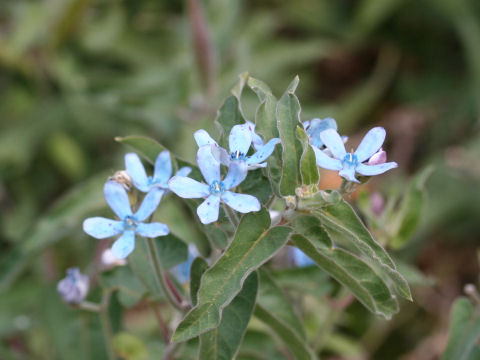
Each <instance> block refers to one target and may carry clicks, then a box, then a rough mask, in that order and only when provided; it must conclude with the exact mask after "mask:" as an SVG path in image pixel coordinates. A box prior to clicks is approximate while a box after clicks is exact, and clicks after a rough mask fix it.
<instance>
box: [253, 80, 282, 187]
mask: <svg viewBox="0 0 480 360" xmlns="http://www.w3.org/2000/svg"><path fill="white" fill-rule="evenodd" d="M248 86H250V88H251V89H252V90H253V91H255V93H256V94H257V96H258V98H259V99H260V101H261V103H260V105H259V106H258V108H257V112H256V114H255V131H256V132H257V134H259V135H260V136H262V137H263V140H264V141H268V140H270V139H273V138H278V137H279V134H278V129H277V99H276V97H275V96H274V95H273V94H272V91H271V90H270V88H269V87H268V86H267V85H266V84H265V83H264V82H262V81H260V80H257V79H254V78H252V77H249V78H248ZM267 162H268V166H267V169H266V170H267V174H268V178H269V180H270V185H271V187H272V189H273V190H274V192H275V194H276V195H278V196H280V189H279V186H278V185H279V184H280V179H281V177H282V149H281V148H280V146H276V147H275V150H274V151H273V153H272V155H270V156H269V158H268V159H267Z"/></svg>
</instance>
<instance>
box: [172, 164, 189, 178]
mask: <svg viewBox="0 0 480 360" xmlns="http://www.w3.org/2000/svg"><path fill="white" fill-rule="evenodd" d="M191 172H192V168H191V167H188V166H184V167H182V168H180V170H178V171H177V173H176V174H175V176H188V175H189V174H190V173H191Z"/></svg>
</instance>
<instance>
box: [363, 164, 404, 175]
mask: <svg viewBox="0 0 480 360" xmlns="http://www.w3.org/2000/svg"><path fill="white" fill-rule="evenodd" d="M397 166H398V164H397V163H396V162H393V161H392V162H387V163H383V164H378V165H366V164H358V165H357V167H356V170H357V172H358V173H359V174H362V175H365V176H373V175H379V174H383V173H384V172H386V171H388V170H391V169H395V168H396V167H397Z"/></svg>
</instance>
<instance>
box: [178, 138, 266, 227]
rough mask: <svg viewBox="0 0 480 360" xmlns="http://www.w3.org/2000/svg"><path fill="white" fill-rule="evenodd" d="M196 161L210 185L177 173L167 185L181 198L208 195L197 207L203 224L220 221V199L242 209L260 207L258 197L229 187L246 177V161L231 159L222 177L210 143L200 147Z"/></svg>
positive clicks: (236, 208) (249, 210)
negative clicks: (233, 190) (239, 192)
mask: <svg viewBox="0 0 480 360" xmlns="http://www.w3.org/2000/svg"><path fill="white" fill-rule="evenodd" d="M197 163H198V167H199V168H200V171H201V172H202V175H203V177H204V178H205V180H206V182H207V185H206V184H202V183H200V182H198V181H196V180H193V179H191V178H188V177H185V176H174V177H172V178H171V179H170V181H169V182H168V186H169V187H170V190H172V191H173V192H174V193H175V194H177V195H178V196H180V197H182V198H186V199H194V198H206V199H205V201H204V202H203V203H201V204H200V206H199V207H198V208H197V214H198V217H199V218H200V221H201V222H202V223H203V224H210V223H212V222H214V221H217V219H218V213H219V210H220V201H223V202H224V203H225V204H227V205H228V206H230V207H231V208H232V209H234V210H236V211H239V212H241V213H248V212H251V211H259V210H260V207H261V205H260V202H259V201H258V199H257V198H256V197H254V196H252V195H246V194H236V193H233V192H231V191H228V190H230V189H232V188H234V187H235V186H237V185H238V184H240V183H241V182H242V181H243V180H245V178H246V177H247V165H246V163H245V162H244V161H235V162H232V163H231V166H230V168H229V169H228V173H227V175H226V176H225V179H223V181H222V180H220V163H219V162H218V161H217V160H216V159H215V158H214V157H213V154H212V151H211V148H210V147H209V146H202V147H200V149H198V152H197Z"/></svg>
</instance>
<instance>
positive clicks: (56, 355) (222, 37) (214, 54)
mask: <svg viewBox="0 0 480 360" xmlns="http://www.w3.org/2000/svg"><path fill="white" fill-rule="evenodd" d="M244 71H248V72H249V73H250V74H251V75H252V76H254V77H256V78H258V79H261V80H263V81H265V82H266V83H267V84H269V85H270V86H271V88H272V90H273V92H274V94H275V95H277V96H280V95H281V93H282V92H283V90H284V89H285V88H286V86H287V85H288V83H289V82H290V81H291V80H292V78H293V77H294V76H295V75H297V74H298V75H299V76H300V86H299V89H298V92H297V95H298V97H299V99H300V102H301V104H302V114H301V117H302V120H303V121H305V120H309V119H311V118H312V117H320V118H322V117H327V116H331V117H334V118H336V120H337V122H338V124H339V130H340V132H341V133H342V134H346V135H349V136H351V138H352V139H353V140H354V141H356V139H358V138H360V137H361V136H363V134H364V133H365V132H366V130H367V129H368V128H369V127H372V126H376V125H380V126H384V127H385V128H386V129H387V134H388V135H387V143H386V148H387V150H388V156H389V159H390V160H392V161H397V162H398V163H399V165H400V167H399V169H397V170H395V171H392V172H391V173H390V174H388V175H387V176H383V177H381V178H379V179H375V181H373V182H371V183H370V184H369V185H368V189H369V191H370V192H374V191H380V192H382V193H383V194H384V196H386V197H387V198H388V197H389V196H393V197H395V196H396V195H398V194H402V193H403V192H405V191H406V188H407V185H408V181H407V180H408V179H409V178H410V177H411V176H414V175H415V174H416V173H417V172H419V171H420V170H421V169H423V168H424V167H425V166H427V165H429V164H433V165H434V171H433V173H432V175H431V176H430V178H429V180H428V182H427V183H426V190H427V202H426V207H425V208H424V211H423V213H422V217H421V222H420V226H419V227H418V229H417V231H416V232H415V233H414V234H413V236H412V239H411V240H410V242H409V243H408V244H407V246H405V247H404V248H403V249H401V251H396V252H395V253H394V255H395V257H397V258H399V259H401V260H402V261H403V262H404V263H405V264H410V265H414V267H416V268H418V269H420V270H421V272H422V273H423V274H424V275H425V276H428V277H430V278H431V279H434V280H435V284H434V285H432V286H425V283H426V281H425V279H423V278H421V279H420V280H419V281H418V285H415V284H413V293H414V300H415V302H414V303H413V304H407V303H403V304H402V307H401V312H400V313H399V314H398V315H397V316H396V317H395V318H394V319H393V320H392V321H390V322H385V321H381V320H379V319H375V318H374V317H373V316H371V315H370V314H366V310H364V309H363V308H361V307H360V306H359V305H358V304H354V305H352V306H351V307H349V308H348V311H347V313H346V315H345V316H344V318H342V319H341V321H340V324H339V326H338V328H337V331H338V333H340V334H341V335H342V337H339V338H338V341H337V343H334V342H333V345H331V346H330V349H329V350H328V349H327V350H328V351H327V352H326V354H325V358H328V357H329V356H330V358H331V359H397V358H399V359H422V360H424V359H436V358H438V356H439V354H440V353H441V352H442V351H443V349H444V347H445V343H446V340H447V331H448V313H449V311H450V310H449V309H450V306H451V303H452V301H453V300H454V298H455V297H457V296H458V295H459V294H460V293H461V292H462V289H463V285H464V284H466V283H475V284H477V282H478V272H479V270H478V262H477V245H478V243H479V236H480V226H479V225H478V221H479V216H480V186H479V185H480V181H479V179H480V161H479V160H478V159H479V157H480V133H479V128H480V126H479V119H480V2H478V1H476V0H416V1H414V0H357V1H354V0H336V1H331V0H297V1H280V0H256V1H228V0H210V1H197V0H189V1H179V0H163V1H162V0H141V1H140V0H36V1H33V0H32V1H26V0H2V1H1V2H0V212H1V217H0V252H1V253H0V290H1V291H2V293H1V294H0V359H68V358H71V359H94V358H95V359H102V358H103V356H104V354H97V355H93V354H95V353H94V352H91V353H89V354H86V353H85V352H84V351H83V350H82V349H83V346H84V345H85V344H86V343H89V344H90V345H92V343H93V344H94V343H95V342H98V343H99V345H98V346H99V347H100V348H101V347H102V346H103V345H102V341H103V340H102V336H101V334H100V333H98V332H97V333H96V332H95V331H97V330H94V329H96V328H97V327H98V326H97V327H95V326H94V325H98V324H96V322H97V320H95V317H91V316H89V315H85V314H83V315H78V314H77V313H76V312H75V311H73V310H70V309H68V307H67V306H66V305H64V304H62V303H61V301H60V300H59V299H58V296H57V294H56V291H55V286H56V282H57V281H58V280H59V279H60V278H61V277H63V276H64V271H65V269H66V268H67V267H69V266H79V267H80V268H82V270H84V271H86V272H88V271H93V270H92V269H93V268H94V266H95V261H93V260H92V259H97V260H96V261H98V254H99V249H98V246H97V245H98V244H97V242H96V241H95V240H94V239H91V238H89V237H88V236H87V235H85V234H83V232H82V231H81V222H82V221H83V219H84V218H85V217H86V216H87V215H90V214H93V213H94V212H97V213H98V212H99V211H104V212H105V213H106V214H108V213H107V212H106V210H105V205H104V202H103V197H102V183H103V181H104V180H105V178H106V177H107V176H110V175H112V174H113V173H114V172H115V171H116V170H118V169H122V168H123V154H124V153H125V151H126V149H125V148H124V147H123V145H121V144H119V143H117V142H115V141H114V137H115V136H125V135H133V134H136V135H142V134H143V135H148V136H152V137H154V138H156V139H157V140H158V141H160V142H162V143H163V144H165V145H166V146H167V147H169V148H170V149H171V150H172V151H173V152H175V153H177V154H179V155H180V156H182V157H184V158H187V159H190V160H192V159H194V152H195V151H196V145H195V143H194V141H193V137H192V134H193V131H194V130H196V129H199V128H206V129H207V130H209V131H213V130H214V124H213V120H214V118H215V116H216V109H217V108H218V107H219V106H220V105H221V103H222V100H223V99H224V98H225V97H226V96H228V94H229V91H230V89H231V87H232V86H233V85H234V84H235V82H236V81H237V76H238V74H239V73H241V72H244ZM255 99H256V98H255V96H254V94H253V93H252V92H250V91H249V90H247V91H246V94H245V96H244V102H245V104H246V105H245V113H246V115H247V117H249V119H250V120H254V109H255V108H254V106H255V104H256V103H255V101H256V100H255ZM250 104H251V105H250ZM165 222H167V221H165ZM417 275H418V276H420V273H418V274H417ZM95 296H96V295H95V293H94V294H93V298H95ZM127 320H128V322H129V323H130V324H133V325H130V330H131V332H132V333H134V334H136V335H138V336H145V337H146V338H149V337H150V338H152V339H155V337H158V334H157V333H156V330H155V324H153V325H152V324H151V323H149V321H148V319H147V318H145V314H144V309H142V306H141V305H140V306H138V307H136V308H134V309H133V310H131V311H129V313H128V319H127ZM127 320H125V321H127ZM80 328H81V329H87V330H85V331H83V332H81V334H83V337H80V338H78V337H75V336H73V335H72V336H69V335H68V333H69V332H70V334H73V333H74V332H73V331H74V330H75V329H77V330H78V329H80ZM89 329H90V330H89ZM132 329H133V330H132ZM92 339H93V340H92ZM247 340H248V339H247ZM152 341H153V340H152ZM342 341H343V342H342ZM335 344H336V345H335ZM247 345H248V344H247ZM92 351H93V350H92ZM185 356H186V355H185ZM131 358H133V357H131Z"/></svg>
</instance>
